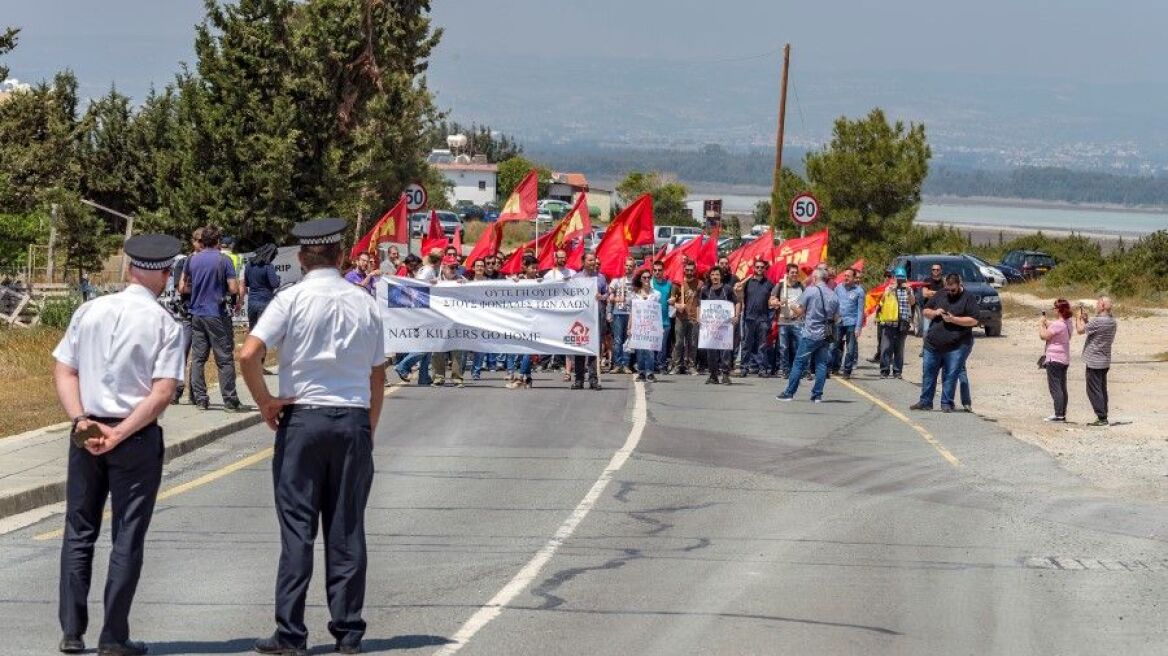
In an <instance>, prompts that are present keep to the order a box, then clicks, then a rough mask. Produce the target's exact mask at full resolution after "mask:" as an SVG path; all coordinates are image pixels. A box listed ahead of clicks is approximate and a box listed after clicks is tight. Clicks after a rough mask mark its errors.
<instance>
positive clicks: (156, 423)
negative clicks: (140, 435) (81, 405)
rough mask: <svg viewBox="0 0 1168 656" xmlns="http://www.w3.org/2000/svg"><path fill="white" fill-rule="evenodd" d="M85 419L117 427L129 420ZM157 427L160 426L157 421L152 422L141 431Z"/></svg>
mask: <svg viewBox="0 0 1168 656" xmlns="http://www.w3.org/2000/svg"><path fill="white" fill-rule="evenodd" d="M85 418H86V419H88V420H89V421H96V422H97V423H99V424H105V425H106V426H117V425H118V424H120V423H122V422H123V421H125V420H126V419H127V418H126V417H90V416H86V417H85ZM157 425H158V422H157V421H152V422H150V423H149V424H146V425H145V426H143V427H142V428H141V429H140V430H145V429H147V428H150V427H151V426H157Z"/></svg>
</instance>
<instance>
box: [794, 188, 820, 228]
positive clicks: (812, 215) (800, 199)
mask: <svg viewBox="0 0 1168 656" xmlns="http://www.w3.org/2000/svg"><path fill="white" fill-rule="evenodd" d="M818 218H819V200H818V199H817V198H815V196H812V195H811V194H809V193H806V192H804V193H801V194H799V195H798V196H795V198H794V199H792V200H791V220H792V221H794V222H795V223H798V224H799V225H804V226H805V225H811V224H812V223H815V220H816V219H818Z"/></svg>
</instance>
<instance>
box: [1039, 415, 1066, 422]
mask: <svg viewBox="0 0 1168 656" xmlns="http://www.w3.org/2000/svg"><path fill="white" fill-rule="evenodd" d="M1066 420H1067V418H1066V417H1060V416H1058V415H1051V416H1049V417H1047V418H1046V419H1043V421H1050V422H1056V421H1066Z"/></svg>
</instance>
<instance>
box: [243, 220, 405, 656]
mask: <svg viewBox="0 0 1168 656" xmlns="http://www.w3.org/2000/svg"><path fill="white" fill-rule="evenodd" d="M345 228H346V223H345V220H344V219H316V220H314V221H308V222H306V223H299V224H297V225H296V226H295V227H294V228H293V229H292V235H293V236H295V237H297V238H298V239H299V240H300V264H301V266H302V267H303V268H304V270H305V271H306V274H305V276H304V278H303V279H302V280H301V281H300V282H299V283H298V284H297V285H295V286H293V287H290V288H288V289H287V290H285V291H283V292H281V293H280V294H278V295H277V296H276V297H275V298H274V299H273V300H272V302H271V303H270V304H269V305H268V308H267V310H265V311H264V314H263V316H262V317H260V320H259V322H258V323H256V326H255V328H254V329H253V330H252V331H251V334H250V335H249V336H248V337H247V341H246V342H244V345H243V350H242V352H241V353H240V356H239V360H240V365H241V369H242V370H243V379H244V381H245V382H246V383H247V387H248V389H249V390H251V393H252V397H253V398H254V399H255V401H256V404H257V405H258V406H259V408H260V413H261V414H262V415H263V417H264V420H265V421H266V422H267V423H268V426H270V427H271V428H273V429H274V430H275V431H276V444H275V455H274V457H273V461H272V478H273V486H274V488H275V497H276V512H277V514H278V516H279V522H280V542H281V546H282V552H281V554H280V563H279V567H278V572H277V575H276V632H275V633H274V634H273V635H272V636H271V637H270V638H264V639H261V640H259V641H257V642H256V644H255V650H256V651H257V652H259V653H261V654H290V655H299V654H305V653H306V648H307V641H308V629H307V627H305V625H304V602H305V595H306V594H307V592H308V583H309V580H310V578H311V575H312V551H313V540H314V537H315V535H316V527H317V521H318V518H319V521H320V522H321V523H322V524H323V527H324V533H325V535H324V544H325V564H326V568H327V572H326V579H327V581H328V586H327V592H328V606H329V612H330V614H331V615H332V621H331V622H329V625H328V629H329V632H330V633H332V635H333V637H334V638H335V639H336V650H337V651H338V652H340V653H352V654H355V653H358V652H359V651H360V648H361V639H362V637H363V636H364V635H365V621H364V620H363V619H362V618H361V610H362V607H363V605H364V602H365V571H366V560H367V559H366V552H365V504H366V502H367V501H368V499H369V488H370V486H371V485H372V483H373V431H374V429H375V428H376V426H377V419H378V416H379V415H380V414H381V403H382V399H383V398H384V390H383V388H384V386H385V355H384V339H383V330H382V324H381V317H380V316H379V314H378V311H377V304H376V302H375V301H374V300H373V297H372V296H370V295H369V293H368V292H367V291H365V290H364V289H363V288H361V287H358V286H355V285H353V284H350V283H349V282H347V281H346V280H345V279H344V278H342V277H341V274H340V272H339V271H338V267H339V266H340V264H341V256H342V250H341V243H340V242H341V235H342V233H343V232H344V230H345ZM271 348H274V349H278V350H279V364H280V373H279V381H280V390H279V396H278V397H275V396H273V395H272V393H271V392H270V391H268V388H267V385H266V383H265V382H264V378H263V359H264V354H265V352H266V351H267V349H271Z"/></svg>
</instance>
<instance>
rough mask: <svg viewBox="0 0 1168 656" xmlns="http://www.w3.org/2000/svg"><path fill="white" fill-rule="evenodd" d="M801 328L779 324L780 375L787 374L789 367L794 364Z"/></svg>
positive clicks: (796, 325)
mask: <svg viewBox="0 0 1168 656" xmlns="http://www.w3.org/2000/svg"><path fill="white" fill-rule="evenodd" d="M800 330H801V327H800V326H799V325H798V324H791V325H783V324H779V343H778V349H777V350H778V352H779V371H780V372H782V373H789V372H790V371H791V365H793V364H794V363H795V354H796V353H797V352H798V351H799V332H800Z"/></svg>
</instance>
